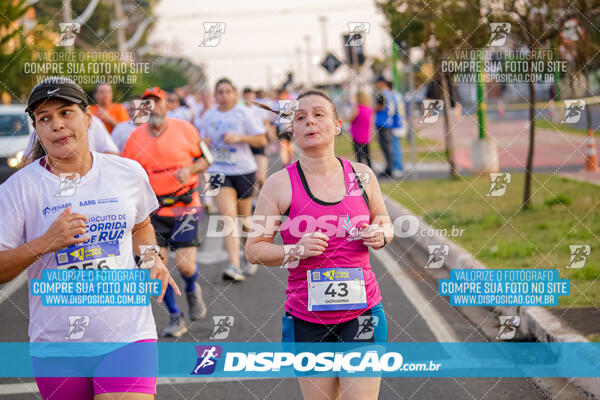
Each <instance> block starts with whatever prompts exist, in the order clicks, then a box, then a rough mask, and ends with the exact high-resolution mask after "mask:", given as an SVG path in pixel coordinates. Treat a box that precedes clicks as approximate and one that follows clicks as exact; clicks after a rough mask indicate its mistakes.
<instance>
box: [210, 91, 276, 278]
mask: <svg viewBox="0 0 600 400" xmlns="http://www.w3.org/2000/svg"><path fill="white" fill-rule="evenodd" d="M215 99H216V101H217V104H218V106H217V107H214V108H211V109H210V110H208V111H206V113H205V114H204V116H203V117H202V119H201V121H200V124H199V132H200V136H202V138H204V139H207V141H209V142H210V148H211V150H212V153H213V156H214V159H215V162H214V163H213V164H212V165H211V166H210V168H209V169H208V170H207V172H208V173H210V174H222V175H224V176H222V175H221V176H220V177H222V178H223V180H222V182H220V183H216V182H215V181H216V180H215V179H211V183H213V184H216V185H220V190H219V193H218V194H217V196H216V202H217V209H218V211H219V214H221V215H224V216H226V217H229V222H228V223H230V224H232V225H231V226H226V227H225V228H226V229H229V228H232V229H230V230H229V231H230V232H232V233H231V234H229V235H227V236H226V237H225V248H226V249H227V253H228V255H229V261H230V265H229V267H227V268H226V269H225V271H223V278H224V279H231V280H234V281H243V280H244V279H245V277H244V275H243V273H242V272H243V270H242V268H241V267H240V239H239V236H240V235H237V234H234V232H233V231H234V230H235V226H236V225H235V224H234V219H235V218H236V217H237V216H242V217H248V216H250V214H251V212H252V192H253V190H254V182H255V173H256V163H255V161H254V156H253V155H252V151H251V150H250V146H255V147H260V146H265V145H266V144H267V139H266V135H265V128H264V126H263V124H262V123H260V121H259V120H258V119H256V118H253V117H252V116H251V115H249V114H248V111H247V108H246V107H244V106H241V105H237V104H236V102H237V93H236V90H235V87H234V86H233V84H232V83H231V81H230V80H228V79H221V80H219V81H218V82H217V84H216V86H215ZM243 261H244V269H246V272H247V273H248V274H253V273H254V272H256V266H255V265H250V264H248V263H247V262H246V259H245V258H244V260H243Z"/></svg>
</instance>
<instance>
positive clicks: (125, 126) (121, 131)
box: [111, 96, 140, 154]
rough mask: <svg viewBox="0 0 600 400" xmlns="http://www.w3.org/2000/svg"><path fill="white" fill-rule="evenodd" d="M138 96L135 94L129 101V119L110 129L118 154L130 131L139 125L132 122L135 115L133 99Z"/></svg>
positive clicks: (123, 146)
mask: <svg viewBox="0 0 600 400" xmlns="http://www.w3.org/2000/svg"><path fill="white" fill-rule="evenodd" d="M139 98H140V96H136V97H134V98H132V99H131V100H130V102H129V107H128V112H129V121H124V122H119V123H118V124H117V125H115V127H114V128H113V131H112V134H111V136H112V140H113V141H114V142H115V144H116V145H117V147H118V148H119V154H121V153H123V149H124V148H125V143H127V140H128V139H129V136H130V135H131V132H133V131H134V129H135V128H137V127H138V126H139V125H137V124H136V123H135V122H133V120H132V119H133V116H134V115H135V104H134V100H137V99H139Z"/></svg>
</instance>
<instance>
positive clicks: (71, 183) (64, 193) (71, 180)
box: [56, 172, 81, 197]
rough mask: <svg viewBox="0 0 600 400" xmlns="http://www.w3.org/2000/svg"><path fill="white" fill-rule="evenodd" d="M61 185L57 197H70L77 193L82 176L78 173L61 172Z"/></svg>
mask: <svg viewBox="0 0 600 400" xmlns="http://www.w3.org/2000/svg"><path fill="white" fill-rule="evenodd" d="M58 176H59V179H60V183H59V184H58V192H57V193H56V197H70V196H73V195H74V194H75V192H76V191H77V186H79V183H80V182H81V176H80V175H79V174H78V173H77V172H61V173H59V174H58Z"/></svg>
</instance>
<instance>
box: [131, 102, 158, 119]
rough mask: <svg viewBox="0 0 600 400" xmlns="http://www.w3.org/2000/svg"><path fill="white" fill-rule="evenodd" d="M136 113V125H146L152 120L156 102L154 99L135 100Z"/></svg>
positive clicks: (134, 116) (134, 117) (134, 115)
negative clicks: (151, 115)
mask: <svg viewBox="0 0 600 400" xmlns="http://www.w3.org/2000/svg"><path fill="white" fill-rule="evenodd" d="M133 107H134V109H135V113H134V114H133V118H132V120H133V122H134V123H136V124H145V123H146V122H148V120H149V119H150V114H151V113H152V111H154V100H152V99H135V100H133Z"/></svg>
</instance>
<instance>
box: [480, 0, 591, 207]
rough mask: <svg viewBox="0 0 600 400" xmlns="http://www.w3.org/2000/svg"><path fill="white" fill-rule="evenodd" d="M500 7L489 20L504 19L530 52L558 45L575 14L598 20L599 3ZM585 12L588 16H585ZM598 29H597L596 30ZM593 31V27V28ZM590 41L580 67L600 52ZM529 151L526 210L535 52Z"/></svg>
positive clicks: (532, 2) (581, 0) (516, 0)
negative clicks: (563, 30)
mask: <svg viewBox="0 0 600 400" xmlns="http://www.w3.org/2000/svg"><path fill="white" fill-rule="evenodd" d="M501 6H502V7H501V8H499V9H497V10H491V11H490V14H489V15H490V19H496V20H499V19H504V22H510V23H511V25H512V27H511V28H512V29H511V37H514V38H516V40H517V43H515V44H516V45H522V46H525V47H526V48H527V49H528V50H532V49H536V48H548V47H550V46H551V45H552V43H556V42H557V40H556V38H557V35H559V33H560V29H561V27H562V24H563V23H564V21H565V20H567V19H568V18H571V17H572V16H573V15H574V14H575V15H578V16H579V17H580V18H579V19H581V20H585V19H588V18H597V17H598V14H599V13H600V4H599V3H598V2H597V1H594V0H574V1H569V0H529V1H526V2H524V1H521V0H504V1H503V2H502V4H501ZM583 12H585V13H586V14H583ZM595 29H597V27H596V28H595ZM592 30H593V28H592ZM590 46H594V44H593V43H591V41H581V43H580V49H583V50H581V51H580V52H579V55H580V59H579V63H580V65H585V64H587V63H589V62H591V61H592V60H593V59H594V58H595V57H596V56H597V52H595V53H594V52H593V51H591V49H590ZM529 54H530V56H529V60H528V61H529V65H530V68H529V76H530V79H529V83H528V86H529V148H528V151H527V163H526V166H525V185H524V191H523V203H522V207H523V209H527V208H529V207H530V202H531V178H532V175H533V157H534V154H535V120H536V108H535V102H536V85H535V82H534V79H533V78H534V73H533V72H532V68H531V66H532V64H533V62H534V61H535V60H534V57H533V52H530V53H529Z"/></svg>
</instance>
